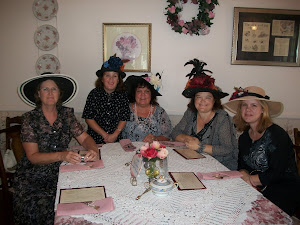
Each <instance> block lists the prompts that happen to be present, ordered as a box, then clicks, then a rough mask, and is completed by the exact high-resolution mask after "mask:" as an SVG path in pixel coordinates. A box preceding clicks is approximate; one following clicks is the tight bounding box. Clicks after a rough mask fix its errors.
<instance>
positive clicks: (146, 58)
mask: <svg viewBox="0 0 300 225" xmlns="http://www.w3.org/2000/svg"><path fill="white" fill-rule="evenodd" d="M151 29H152V24H151V23H103V62H105V61H107V60H108V59H109V57H110V56H112V55H114V54H116V56H118V57H120V58H121V59H122V60H123V61H124V63H125V68H124V71H125V72H130V71H132V72H150V71H151Z"/></svg>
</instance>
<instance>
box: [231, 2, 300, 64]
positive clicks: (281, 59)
mask: <svg viewBox="0 0 300 225" xmlns="http://www.w3.org/2000/svg"><path fill="white" fill-rule="evenodd" d="M299 27H300V11H299V10H282V9H258V8H234V23H233V39H232V55H231V64H235V65H262V66H300V58H299V55H300V40H299V32H300V28H299Z"/></svg>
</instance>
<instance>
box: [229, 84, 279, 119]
mask: <svg viewBox="0 0 300 225" xmlns="http://www.w3.org/2000/svg"><path fill="white" fill-rule="evenodd" d="M243 100H263V101H266V103H267V104H268V106H269V114H270V116H271V117H276V116H279V115H280V114H281V113H282V112H283V108H284V106H283V104H282V103H281V102H277V101H271V100H270V97H269V96H267V95H266V92H265V90H264V89H262V88H260V87H256V86H249V87H246V88H241V87H240V88H235V92H234V93H233V94H232V95H231V97H230V99H229V102H227V103H225V104H224V107H225V108H226V109H228V110H229V111H230V112H232V113H237V109H238V107H239V103H240V101H243Z"/></svg>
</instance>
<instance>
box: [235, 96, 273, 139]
mask: <svg viewBox="0 0 300 225" xmlns="http://www.w3.org/2000/svg"><path fill="white" fill-rule="evenodd" d="M257 101H258V102H259V104H260V105H261V107H262V109H263V113H262V116H261V117H260V121H259V123H258V125H257V131H258V132H259V133H262V132H264V131H265V130H266V129H267V128H268V127H269V126H270V125H271V124H272V123H273V122H272V119H271V117H270V113H269V106H268V103H267V102H266V101H264V100H257ZM242 102H243V101H240V102H239V105H238V108H237V112H236V115H235V116H234V117H233V122H234V124H235V126H236V128H237V130H238V131H245V130H247V129H248V128H249V127H250V126H249V124H248V123H246V122H245V120H244V119H243V118H242V112H241V106H242Z"/></svg>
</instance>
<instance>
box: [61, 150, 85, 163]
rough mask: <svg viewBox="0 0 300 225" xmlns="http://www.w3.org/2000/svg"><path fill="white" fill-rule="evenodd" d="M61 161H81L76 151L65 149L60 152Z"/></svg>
mask: <svg viewBox="0 0 300 225" xmlns="http://www.w3.org/2000/svg"><path fill="white" fill-rule="evenodd" d="M61 161H66V162H69V163H72V164H76V163H80V162H81V156H80V155H79V154H78V153H76V152H73V151H67V150H65V151H63V152H61Z"/></svg>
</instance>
